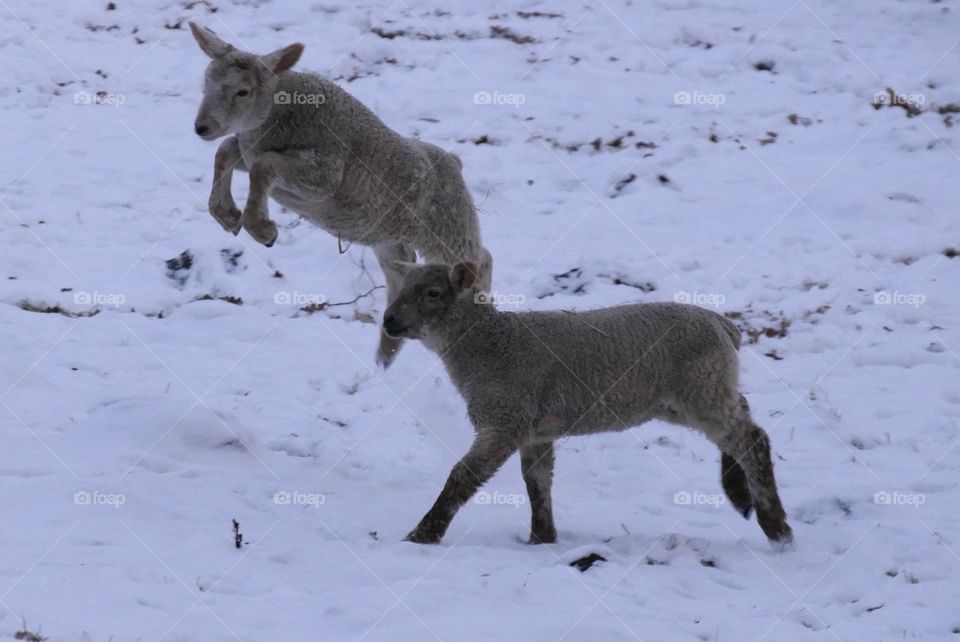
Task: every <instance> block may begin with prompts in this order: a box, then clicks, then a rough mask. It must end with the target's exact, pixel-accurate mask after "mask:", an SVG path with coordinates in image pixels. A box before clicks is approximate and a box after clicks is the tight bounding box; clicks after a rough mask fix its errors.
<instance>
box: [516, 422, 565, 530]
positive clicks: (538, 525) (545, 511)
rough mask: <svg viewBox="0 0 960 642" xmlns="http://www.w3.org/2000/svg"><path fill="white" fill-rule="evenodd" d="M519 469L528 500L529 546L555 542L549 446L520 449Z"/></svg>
mask: <svg viewBox="0 0 960 642" xmlns="http://www.w3.org/2000/svg"><path fill="white" fill-rule="evenodd" d="M520 469H521V471H522V472H523V481H524V483H526V485H527V495H528V496H529V497H530V543H531V544H549V543H552V542H556V541H557V529H556V527H555V526H554V525H553V502H552V500H551V497H550V488H551V486H552V485H553V442H549V441H548V442H538V443H534V444H527V445H525V446H522V447H521V448H520Z"/></svg>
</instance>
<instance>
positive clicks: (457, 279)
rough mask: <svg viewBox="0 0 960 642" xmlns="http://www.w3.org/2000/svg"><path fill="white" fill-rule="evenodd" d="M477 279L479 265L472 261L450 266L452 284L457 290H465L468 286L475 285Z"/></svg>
mask: <svg viewBox="0 0 960 642" xmlns="http://www.w3.org/2000/svg"><path fill="white" fill-rule="evenodd" d="M476 281H477V265H476V264H475V263H471V262H470V261H464V262H463V263H457V264H456V265H454V266H453V267H452V268H450V285H452V286H453V289H455V290H456V291H457V292H463V291H464V290H466V289H467V288H471V287H473V284H474V283H476Z"/></svg>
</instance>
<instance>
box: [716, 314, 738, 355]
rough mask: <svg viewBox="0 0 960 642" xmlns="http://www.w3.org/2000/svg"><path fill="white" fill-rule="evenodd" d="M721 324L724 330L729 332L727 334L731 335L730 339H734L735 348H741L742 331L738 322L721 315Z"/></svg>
mask: <svg viewBox="0 0 960 642" xmlns="http://www.w3.org/2000/svg"><path fill="white" fill-rule="evenodd" d="M720 325H721V326H722V327H723V331H724V332H726V333H727V336H728V337H730V340H731V341H733V348H734V349H735V350H739V349H740V339H741V333H740V328H739V327H737V324H736V323H734V322H733V321H731V320H730V319H728V318H726V317H724V316H721V317H720Z"/></svg>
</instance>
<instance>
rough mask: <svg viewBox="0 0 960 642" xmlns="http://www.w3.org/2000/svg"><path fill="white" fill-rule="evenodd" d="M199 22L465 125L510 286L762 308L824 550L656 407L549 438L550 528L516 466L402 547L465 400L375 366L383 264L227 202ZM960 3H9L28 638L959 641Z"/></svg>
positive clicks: (8, 349) (442, 468) (409, 110)
mask: <svg viewBox="0 0 960 642" xmlns="http://www.w3.org/2000/svg"><path fill="white" fill-rule="evenodd" d="M213 9H216V11H215V12H213ZM521 12H522V13H523V15H520V13H521ZM527 12H533V13H527ZM553 14H556V15H553ZM186 19H193V20H197V21H199V22H201V23H202V24H205V25H207V26H209V27H210V28H212V29H214V30H216V31H217V32H218V33H220V34H221V35H223V36H224V37H225V38H227V39H228V40H231V41H233V42H235V43H236V44H238V45H241V46H243V47H245V48H247V49H250V50H254V51H258V52H267V51H270V50H272V49H275V48H279V47H280V46H283V45H285V44H289V43H290V42H293V41H300V42H303V43H305V44H306V52H305V54H304V58H303V59H302V60H301V62H300V63H299V67H300V68H302V69H312V70H316V71H320V72H322V73H326V74H328V75H329V76H330V77H332V78H334V79H336V80H337V82H339V83H341V84H342V85H343V86H344V87H346V88H347V89H348V90H349V91H350V92H352V93H353V94H354V95H355V96H357V97H358V98H359V99H361V100H363V101H364V102H365V103H366V104H367V105H369V106H370V107H371V108H372V109H374V110H375V111H376V112H377V113H378V114H380V115H381V117H383V118H384V120H385V121H386V122H387V123H389V124H390V125H391V126H393V127H394V128H396V129H397V130H398V131H400V132H403V133H404V134H407V135H414V136H418V137H420V138H422V139H424V140H427V141H430V142H432V143H435V144H438V145H441V146H443V147H444V148H446V149H449V150H452V151H455V152H456V153H457V154H459V155H460V156H461V157H462V159H463V161H464V172H465V176H466V178H467V181H468V183H469V186H470V187H471V189H472V191H473V193H474V195H475V197H476V200H477V203H478V205H479V206H480V208H481V224H482V227H483V234H484V240H485V243H486V245H487V247H488V248H489V249H490V250H491V252H492V253H493V255H494V257H495V270H494V290H495V291H496V292H497V293H498V294H499V295H501V296H502V297H503V298H502V300H503V301H505V302H507V304H508V306H507V307H509V306H513V305H517V306H518V307H520V308H530V309H552V308H572V307H576V308H580V309H583V308H590V307H597V306H601V305H610V304H614V303H622V302H626V301H659V300H671V299H673V298H676V297H680V298H683V297H686V298H687V299H688V300H691V301H693V302H696V303H700V304H702V305H706V306H708V307H714V308H715V309H717V310H718V311H720V312H723V313H728V314H733V315H735V316H736V321H737V322H738V323H739V324H740V325H741V326H742V327H743V328H744V329H745V330H747V331H748V332H749V333H751V334H748V335H745V336H752V337H753V340H751V341H749V342H747V340H746V339H745V345H744V347H743V349H742V371H743V376H742V386H743V389H744V391H745V392H746V393H747V396H748V398H749V399H750V403H751V405H752V407H753V409H754V413H755V415H756V417H757V419H758V421H759V422H760V423H761V424H762V425H763V426H764V427H765V428H766V429H767V430H768V432H769V433H770V436H771V440H772V443H773V449H774V454H775V457H776V466H777V467H776V472H777V478H778V482H779V486H780V489H781V495H782V497H783V500H784V503H785V505H786V508H787V511H788V514H789V519H790V522H791V524H792V526H793V528H794V531H795V535H796V547H795V549H794V550H792V551H787V552H783V553H778V552H775V551H773V550H771V548H770V547H769V545H768V543H767V542H766V541H765V538H764V537H763V534H762V533H761V531H760V529H759V528H758V526H757V525H756V522H755V520H751V521H745V520H743V519H742V518H740V516H739V515H738V514H737V513H736V512H735V511H733V510H731V508H730V507H729V506H727V505H726V504H725V503H724V502H723V497H722V494H721V490H720V486H719V483H718V469H719V465H718V453H717V452H716V449H715V448H714V447H713V446H712V445H711V444H709V443H708V442H706V440H704V439H703V438H702V437H700V436H699V435H697V434H695V433H693V432H691V431H686V430H684V429H682V428H678V427H674V426H668V425H666V424H662V423H656V422H654V423H650V424H648V425H645V426H643V427H641V428H638V429H636V430H634V431H631V432H628V433H622V434H608V435H600V436H594V437H590V438H572V439H569V440H564V441H562V442H560V443H559V444H558V455H557V471H556V481H555V486H554V505H555V512H556V519H557V526H558V529H559V535H560V536H559V541H558V542H557V543H556V544H552V545H544V546H535V547H532V546H528V545H526V544H524V543H522V540H523V539H525V537H526V535H527V528H528V522H529V507H528V505H527V504H526V503H525V493H524V486H523V482H522V479H521V476H520V472H519V463H518V461H517V458H516V457H514V458H513V459H511V460H510V461H509V462H508V464H507V465H506V466H505V467H504V468H503V469H502V470H501V471H500V472H499V473H498V474H497V476H496V477H495V478H494V479H493V480H491V482H490V483H489V484H487V486H486V487H485V488H484V489H483V491H484V493H485V494H484V495H482V496H480V497H482V499H478V500H474V501H472V502H470V503H468V504H467V505H466V506H465V507H464V508H463V510H461V511H460V513H459V514H458V515H457V517H456V518H455V519H454V521H453V523H452V526H451V528H450V531H449V532H448V533H447V535H446V537H445V538H444V540H443V543H442V544H441V545H439V546H435V547H422V546H417V545H414V544H409V543H404V542H402V541H401V540H402V538H403V536H404V535H405V534H406V533H407V532H408V531H409V530H410V529H411V528H412V527H413V526H414V525H415V524H416V523H417V521H418V520H419V518H420V517H421V515H422V514H423V513H424V512H425V511H426V509H427V508H428V507H429V506H430V504H431V503H432V501H433V500H434V498H435V496H436V494H437V493H438V492H439V490H440V487H441V486H442V483H443V481H444V479H445V477H446V475H447V472H448V471H449V469H450V467H451V466H452V465H453V463H454V462H455V461H456V460H457V459H458V458H459V456H460V455H462V454H463V453H464V452H465V451H466V449H467V447H468V445H469V443H470V440H471V435H472V429H471V427H470V424H469V421H468V420H467V418H466V416H465V410H464V405H463V402H462V400H461V399H460V398H459V396H458V395H457V393H456V391H455V390H454V389H453V387H452V386H451V384H450V382H449V380H448V378H447V377H446V375H445V373H444V372H443V368H442V365H441V364H440V363H439V361H438V359H437V358H436V357H435V356H434V355H432V354H430V353H428V352H427V351H426V350H425V349H424V348H423V347H422V346H420V345H417V344H409V345H407V346H405V347H404V349H403V351H402V353H401V354H400V355H399V357H398V358H397V361H396V362H395V364H394V365H393V366H392V367H391V369H390V370H389V371H386V372H383V371H379V370H377V369H376V368H375V364H374V359H373V354H374V350H375V347H376V343H377V336H378V334H377V333H378V330H377V325H376V322H377V321H378V320H379V317H380V315H381V314H382V312H383V309H384V300H383V296H384V291H383V290H382V289H376V290H373V291H372V292H371V288H373V287H374V286H376V285H380V284H382V281H383V277H382V274H381V273H380V272H379V269H378V268H377V266H376V262H375V260H374V258H373V255H372V253H371V252H370V251H368V250H367V251H365V250H364V249H363V248H361V247H359V246H354V247H351V248H349V250H348V251H347V252H345V253H343V254H341V253H340V252H339V251H338V247H337V242H336V239H335V238H333V237H332V236H330V235H329V234H326V233H325V232H323V231H321V230H319V229H316V228H313V227H311V226H310V225H308V224H306V223H303V222H301V221H300V220H299V218H298V217H297V216H296V215H295V214H292V213H289V212H283V211H282V210H281V209H280V208H279V206H277V205H276V204H272V206H271V207H272V210H271V211H272V216H273V217H274V219H275V220H277V221H278V223H280V225H281V231H280V238H279V241H278V243H277V245H276V246H274V247H273V248H270V249H267V248H264V247H261V246H259V245H257V244H255V243H254V242H253V241H252V240H251V239H250V238H249V237H248V236H246V235H245V234H241V235H240V236H239V237H236V238H234V237H232V236H229V235H227V234H225V233H224V232H223V230H222V229H221V228H220V227H219V225H217V224H216V223H215V222H214V221H213V220H212V219H211V218H210V216H209V215H208V214H207V211H206V200H207V193H208V190H209V187H210V176H211V172H212V163H213V152H214V149H215V146H214V145H212V144H208V143H204V142H202V141H201V140H199V139H198V138H197V137H196V136H195V135H194V134H193V133H192V123H193V117H194V114H195V110H196V108H197V106H198V104H199V98H200V85H201V77H202V72H203V68H204V65H205V58H204V56H203V55H202V54H201V52H200V51H199V49H197V47H196V46H195V44H194V42H193V40H192V38H191V37H190V35H189V31H188V30H187V29H186V23H185V20H186ZM114 26H116V28H114ZM494 26H497V27H503V28H506V29H507V31H503V30H502V29H501V30H492V27H494ZM958 27H960V24H958V20H957V17H956V12H955V10H954V7H953V6H952V5H951V4H950V3H941V2H931V3H910V2H895V1H893V0H878V2H875V3H872V4H871V5H870V10H869V11H867V10H865V9H864V8H862V7H859V6H856V5H855V4H852V3H829V2H817V1H815V0H796V1H794V2H790V1H787V0H782V1H781V0H776V1H771V2H765V3H724V2H716V1H712V2H711V1H709V0H660V1H656V2H622V1H615V0H596V1H595V2H584V1H583V0H558V1H557V2H553V3H549V4H547V3H534V2H524V3H511V2H500V1H497V2H486V3H476V2H466V1H459V0H458V1H451V2H444V3H426V4H423V3H409V2H407V1H406V0H398V1H397V2H394V3H392V4H389V5H388V4H387V3H383V4H380V5H375V4H370V3H367V2H359V3H350V2H342V1H341V0H324V1H322V2H314V3H280V2H267V1H259V0H245V1H241V0H232V1H230V0H207V2H199V3H194V2H189V3H188V2H168V1H152V2H151V1H148V0H116V8H115V9H114V10H108V9H107V2H106V1H103V2H100V1H98V2H74V3H56V2H50V1H48V0H38V1H31V2H28V1H26V0H4V2H2V3H0V52H2V60H3V62H4V65H3V67H4V71H5V74H6V82H5V83H3V86H2V87H0V108H2V109H3V119H4V123H5V126H4V127H3V128H0V144H2V145H3V147H4V149H6V150H7V152H6V153H5V154H3V156H2V157H0V216H2V225H0V243H2V247H3V248H4V249H3V252H2V259H0V302H2V305H0V336H2V337H3V354H4V360H3V362H2V366H0V430H2V443H3V446H4V447H3V448H2V450H0V475H2V478H3V483H2V489H3V504H4V506H5V509H6V510H5V515H6V517H5V519H4V520H3V526H2V527H0V607H2V608H0V639H13V637H14V635H15V634H16V633H17V632H19V631H26V630H29V631H33V632H36V633H39V634H41V635H43V636H48V637H49V638H50V639H51V640H91V641H93V640H114V641H116V642H120V641H127V640H156V639H164V640H204V641H205V642H209V641H213V640H232V639H242V640H317V639H325V640H326V639H329V640H348V639H364V640H397V639H401V640H406V639H434V638H437V639H443V640H446V639H456V640H473V639H477V640H480V639H484V640H485V639H537V640H541V639H542V640H557V639H565V640H620V639H643V640H664V639H669V640H704V641H707V640H761V639H762V640H821V639H823V640H829V639H838V640H894V639H897V640H901V639H906V640H955V639H957V635H958V631H960V616H958V615H957V612H956V605H957V604H958V603H960V602H958V598H960V583H958V582H957V579H956V578H957V575H958V570H960V568H958V565H960V517H958V513H957V510H956V508H957V506H958V505H960V489H958V474H960V448H957V444H958V443H960V442H958V430H957V429H958V425H960V392H958V389H957V385H956V382H957V375H958V366H960V330H958V328H960V307H958V305H957V299H956V287H955V284H956V283H957V278H958V274H957V271H958V267H960V259H958V258H952V257H951V256H950V255H951V254H953V253H952V252H949V251H947V250H949V249H950V248H957V245H958V232H960V222H958V217H957V216H956V209H955V208H956V203H957V200H958V198H960V189H958V187H957V186H958V182H957V181H956V172H957V168H958V166H957V163H958V162H960V156H958V154H960V144H958V143H957V142H956V140H955V139H956V135H955V132H956V131H957V130H956V129H954V128H953V127H952V126H951V125H952V124H953V120H952V116H951V115H950V113H949V111H947V113H943V114H941V113H938V109H939V108H942V107H944V106H947V105H951V104H954V105H955V104H956V103H957V102H958V101H960V96H958V94H960V73H958V71H960V69H958V51H960V49H958V40H957V34H958V33H960V30H958ZM375 31H376V32H379V33H380V34H383V35H377V33H376V32H375ZM396 32H400V33H396ZM386 36H393V37H386ZM771 63H772V68H769V69H763V68H768V67H771ZM758 65H759V67H761V68H760V69H758V68H757V66H758ZM888 87H889V88H891V89H893V90H894V91H895V92H896V94H897V96H899V97H901V98H902V99H903V101H904V102H905V103H906V104H908V105H919V107H920V108H921V109H922V112H921V113H920V114H918V115H915V116H912V117H908V111H907V109H905V108H902V107H904V106H905V105H894V106H889V96H888V95H887V94H886V89H887V88H888ZM97 92H104V93H103V94H101V95H100V96H97ZM478 92H481V93H480V94H478ZM482 92H486V93H482ZM878 95H879V96H880V97H881V98H883V97H886V100H887V104H884V105H882V108H880V109H874V107H873V106H872V103H873V102H875V101H876V100H878V98H877V96H878ZM488 98H489V100H488ZM485 103H488V104H485ZM598 139H599V141H600V142H599V143H598V144H597V147H598V148H599V149H598V148H595V147H594V146H593V145H592V142H593V141H595V140H598ZM617 140H620V142H619V143H617V142H616V141H617ZM474 141H480V142H479V144H475V142H474ZM638 143H643V144H641V145H638ZM631 175H632V176H633V178H632V179H631V178H630V176H631ZM660 177H663V178H662V179H661V178H660ZM618 185H619V186H620V187H619V189H618V188H617V186H618ZM234 189H235V194H236V196H237V201H238V202H243V201H242V198H243V197H244V196H245V190H246V179H245V177H243V176H241V177H238V179H237V180H236V181H235V182H234ZM184 252H188V253H189V256H190V257H191V258H192V261H191V265H190V267H189V268H186V267H181V269H171V268H170V267H168V264H167V261H168V260H170V259H175V258H177V257H179V256H181V254H182V253H184ZM174 267H176V266H174ZM558 275H564V276H558ZM631 285H632V286H634V287H631ZM368 292H370V294H369V295H366V296H363V295H365V294H366V293H368ZM227 299H230V300H227ZM354 299H356V301H355V302H354V303H348V304H346V305H337V306H330V307H326V308H325V309H322V310H320V311H317V312H314V313H312V314H309V313H307V312H305V311H302V310H301V308H303V307H308V306H309V304H310V303H318V302H321V301H326V302H328V303H344V302H349V301H352V300H354ZM231 301H232V302H231ZM315 307H316V306H315ZM321 307H322V306H321ZM48 308H53V309H54V310H58V309H59V310H62V311H65V312H67V313H68V314H59V313H57V312H56V311H53V312H48V313H44V312H42V310H45V309H48ZM90 311H98V313H97V314H95V315H93V316H76V313H85V312H90ZM767 330H769V332H768V331H767ZM234 519H235V520H237V522H239V528H240V531H241V533H242V538H243V543H242V545H241V548H240V549H239V550H238V549H237V548H235V546H234V540H233V533H232V528H233V527H232V520H234ZM591 553H595V554H598V555H600V556H602V557H604V558H606V561H605V562H598V563H596V564H594V565H593V566H591V567H590V568H589V569H587V570H586V571H584V572H580V571H579V570H577V569H575V568H572V567H570V566H569V563H570V562H572V561H574V560H577V559H580V558H583V557H585V556H588V555H590V554H591ZM21 637H22V636H21Z"/></svg>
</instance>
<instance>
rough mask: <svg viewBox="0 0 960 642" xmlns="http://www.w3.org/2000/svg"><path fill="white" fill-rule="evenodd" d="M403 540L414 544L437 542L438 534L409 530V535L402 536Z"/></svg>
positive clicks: (438, 539)
mask: <svg viewBox="0 0 960 642" xmlns="http://www.w3.org/2000/svg"><path fill="white" fill-rule="evenodd" d="M403 539H404V541H407V542H413V543H414V544H439V543H440V536H439V535H435V534H433V533H421V532H419V531H417V530H414V531H411V532H410V534H409V535H407V536H406V537H404V538H403Z"/></svg>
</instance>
